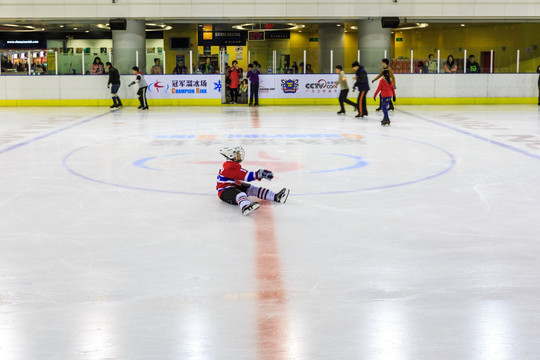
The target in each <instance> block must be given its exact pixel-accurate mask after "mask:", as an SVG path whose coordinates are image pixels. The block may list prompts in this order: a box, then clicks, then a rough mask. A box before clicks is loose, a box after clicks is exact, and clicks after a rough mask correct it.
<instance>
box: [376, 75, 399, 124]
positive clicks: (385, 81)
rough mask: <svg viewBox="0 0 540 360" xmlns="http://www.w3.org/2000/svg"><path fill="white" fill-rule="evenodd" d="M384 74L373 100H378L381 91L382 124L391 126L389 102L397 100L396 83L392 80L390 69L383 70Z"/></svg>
mask: <svg viewBox="0 0 540 360" xmlns="http://www.w3.org/2000/svg"><path fill="white" fill-rule="evenodd" d="M382 75H383V78H382V79H381V81H379V86H378V87H377V90H376V91H375V94H373V100H375V101H377V95H378V94H379V92H380V93H381V98H382V99H381V108H382V111H383V114H384V117H383V119H382V121H381V125H382V126H389V125H390V118H389V117H388V104H389V103H390V101H391V100H394V102H396V91H395V90H394V84H392V80H391V79H390V72H389V71H388V70H384V71H383V72H382Z"/></svg>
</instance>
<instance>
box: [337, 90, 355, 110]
mask: <svg viewBox="0 0 540 360" xmlns="http://www.w3.org/2000/svg"><path fill="white" fill-rule="evenodd" d="M341 91H342V92H343V102H344V103H346V104H349V105H351V106H352V107H354V108H355V109H356V104H355V103H353V102H352V101H351V100H349V99H348V98H347V97H348V96H349V89H345V90H341Z"/></svg>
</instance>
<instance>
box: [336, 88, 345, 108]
mask: <svg viewBox="0 0 540 360" xmlns="http://www.w3.org/2000/svg"><path fill="white" fill-rule="evenodd" d="M344 91H345V90H341V91H340V92H339V97H338V100H339V107H340V110H339V112H338V114H345V106H343V100H344V98H345V96H346V95H344Z"/></svg>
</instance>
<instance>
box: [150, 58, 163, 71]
mask: <svg viewBox="0 0 540 360" xmlns="http://www.w3.org/2000/svg"><path fill="white" fill-rule="evenodd" d="M150 74H152V75H154V74H163V66H161V60H160V59H159V58H155V59H154V65H153V66H152V68H151V69H150Z"/></svg>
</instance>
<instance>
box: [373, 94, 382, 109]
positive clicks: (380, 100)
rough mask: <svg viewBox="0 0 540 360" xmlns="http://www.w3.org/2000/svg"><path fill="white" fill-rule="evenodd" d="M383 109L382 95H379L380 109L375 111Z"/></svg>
mask: <svg viewBox="0 0 540 360" xmlns="http://www.w3.org/2000/svg"><path fill="white" fill-rule="evenodd" d="M381 109H382V95H379V107H378V108H376V109H375V111H381Z"/></svg>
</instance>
